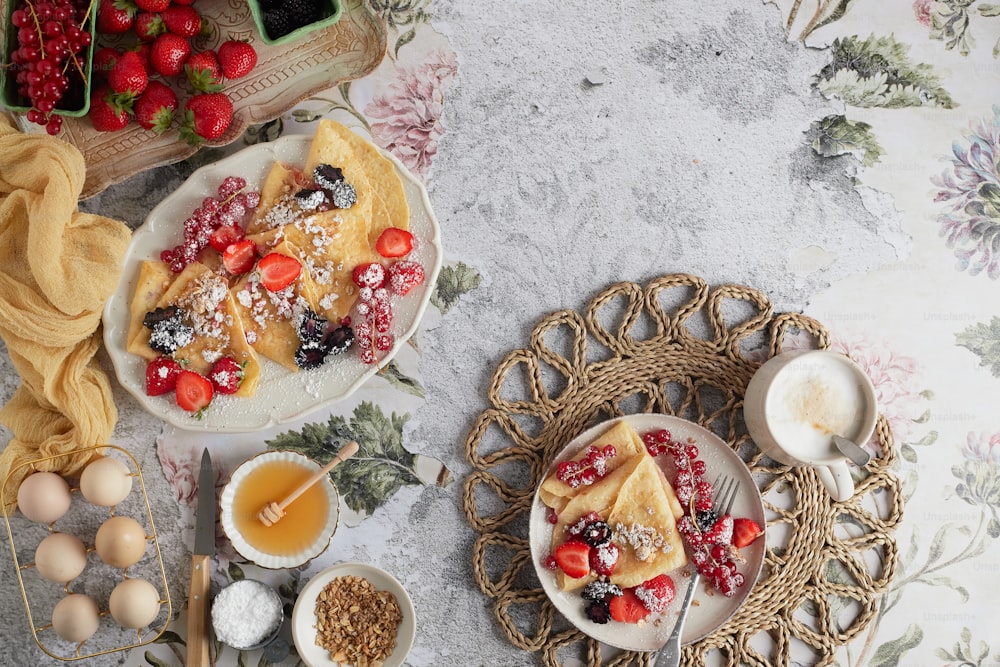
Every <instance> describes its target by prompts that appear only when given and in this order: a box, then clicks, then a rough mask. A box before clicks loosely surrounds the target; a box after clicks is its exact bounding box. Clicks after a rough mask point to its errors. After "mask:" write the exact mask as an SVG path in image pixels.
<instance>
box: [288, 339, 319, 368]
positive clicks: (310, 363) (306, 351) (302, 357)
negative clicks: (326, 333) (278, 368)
mask: <svg viewBox="0 0 1000 667" xmlns="http://www.w3.org/2000/svg"><path fill="white" fill-rule="evenodd" d="M324 361H326V350H324V349H323V348H322V347H320V345H319V344H318V343H303V344H302V345H300V346H299V349H297V350H295V365H296V366H298V367H299V368H301V369H303V370H310V369H313V368H319V367H320V366H322V365H323V362H324Z"/></svg>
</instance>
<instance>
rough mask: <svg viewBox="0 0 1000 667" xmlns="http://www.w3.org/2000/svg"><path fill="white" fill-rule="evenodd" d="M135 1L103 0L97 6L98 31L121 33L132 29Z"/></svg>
mask: <svg viewBox="0 0 1000 667" xmlns="http://www.w3.org/2000/svg"><path fill="white" fill-rule="evenodd" d="M134 20H135V3H133V2H132V0H101V3H100V4H99V5H98V6H97V32H100V33H104V34H106V35H120V34H122V33H125V32H128V31H129V30H131V29H132V22H133V21H134Z"/></svg>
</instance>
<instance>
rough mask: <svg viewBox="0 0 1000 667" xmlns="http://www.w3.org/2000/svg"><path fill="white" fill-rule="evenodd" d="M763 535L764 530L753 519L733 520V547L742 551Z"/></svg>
mask: <svg viewBox="0 0 1000 667" xmlns="http://www.w3.org/2000/svg"><path fill="white" fill-rule="evenodd" d="M763 534H764V529H763V528H761V527H760V524H759V523H757V522H756V521H754V520H753V519H747V518H744V517H740V518H739V519H733V546H734V547H736V548H737V549H742V548H743V547H745V546H749V545H750V544H751V543H752V542H753V541H754V540H756V539H757V538H758V537H760V536H761V535H763Z"/></svg>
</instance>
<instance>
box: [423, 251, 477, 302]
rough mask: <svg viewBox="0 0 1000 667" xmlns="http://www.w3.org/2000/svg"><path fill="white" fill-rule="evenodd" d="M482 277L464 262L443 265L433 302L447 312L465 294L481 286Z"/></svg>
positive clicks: (432, 298)
mask: <svg viewBox="0 0 1000 667" xmlns="http://www.w3.org/2000/svg"><path fill="white" fill-rule="evenodd" d="M481 279H482V276H480V275H479V272H478V271H476V270H475V269H473V268H472V267H470V266H468V265H467V264H465V263H463V262H458V263H457V264H451V265H448V266H443V267H441V273H440V274H439V275H438V279H437V284H435V285H434V292H433V293H432V294H431V303H432V304H434V307H435V308H437V309H438V310H440V311H441V312H442V313H446V312H448V310H450V309H451V307H452V306H454V305H455V304H456V303H457V302H458V300H459V299H460V298H461V297H462V295H463V294H466V293H468V292H471V291H472V290H474V289H476V288H477V287H479V283H480V280H481Z"/></svg>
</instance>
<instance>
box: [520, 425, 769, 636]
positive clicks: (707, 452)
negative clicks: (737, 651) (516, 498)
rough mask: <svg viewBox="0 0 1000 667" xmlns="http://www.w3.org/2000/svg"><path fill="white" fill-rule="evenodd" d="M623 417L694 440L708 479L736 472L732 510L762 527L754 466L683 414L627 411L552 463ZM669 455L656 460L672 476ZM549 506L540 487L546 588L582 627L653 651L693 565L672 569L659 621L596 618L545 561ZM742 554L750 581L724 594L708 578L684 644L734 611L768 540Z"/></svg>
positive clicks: (535, 516)
mask: <svg viewBox="0 0 1000 667" xmlns="http://www.w3.org/2000/svg"><path fill="white" fill-rule="evenodd" d="M621 420H626V421H628V423H629V424H631V426H632V427H633V428H635V429H636V431H638V432H639V434H640V435H642V434H643V433H645V432H647V431H657V430H659V429H667V430H668V431H670V434H671V435H672V436H673V439H674V440H680V441H682V442H685V441H687V440H688V438H693V440H694V444H696V445H697V446H698V449H699V458H700V459H701V460H703V461H704V462H705V465H706V473H705V479H708V480H710V481H714V480H716V479H717V478H718V477H719V476H720V475H729V476H732V477H735V478H736V479H737V480H739V482H740V487H739V493H738V494H737V497H736V499H735V502H734V503H733V508H732V511H731V514H732V515H733V516H735V517H748V518H750V519H753V520H754V521H756V522H757V523H758V524H759V525H761V526H763V525H764V523H765V521H764V505H763V503H762V501H761V498H760V492H759V491H758V489H757V485H756V484H755V483H754V481H753V477H752V476H751V474H750V470H749V469H748V468H747V466H746V464H744V463H743V461H742V460H741V459H740V457H739V456H737V455H736V453H735V452H733V451H732V449H730V448H729V446H728V445H727V444H726V443H725V442H723V441H722V440H721V439H720V438H719V437H718V436H716V435H715V434H714V433H712V432H711V431H708V430H706V429H704V428H702V427H701V426H699V425H697V424H694V423H692V422H689V421H687V420H685V419H680V418H679V417H672V416H670V415H660V414H639V415H627V416H625V417H619V418H618V419H613V420H610V421H606V422H602V423H600V424H598V425H596V426H594V427H592V428H590V429H588V430H587V431H584V432H583V433H581V434H580V435H578V436H577V437H576V438H574V439H573V441H572V442H570V443H569V444H568V445H566V447H565V448H563V450H562V451H561V452H560V453H559V455H558V456H557V457H556V459H555V461H554V462H553V465H555V464H556V463H558V462H560V461H563V460H565V459H568V458H572V456H573V455H574V454H575V453H576V452H578V451H579V450H580V448H581V447H584V446H586V445H588V444H591V443H593V442H594V441H595V439H597V440H598V442H599V436H600V434H602V433H604V432H605V431H606V430H607V429H609V428H610V427H611V426H612V425H614V424H616V423H617V422H619V421H621ZM669 458H670V457H669V456H659V457H657V461H658V462H659V463H660V465H661V466H662V467H663V468H664V471H667V472H668V479H670V476H669V475H670V472H671V470H670V468H668V466H670V464H668V463H667V462H666V461H665V459H669ZM547 509H548V508H547V507H546V506H545V504H544V503H543V502H542V501H541V500H539V499H538V492H537V490H536V492H535V498H534V501H533V502H532V506H531V523H530V528H529V534H530V542H531V558H532V562H533V563H534V564H535V571H536V572H537V573H538V578H539V579H540V580H541V582H542V587H543V588H544V589H545V592H546V594H547V595H548V596H549V599H550V600H552V603H553V604H554V605H555V606H556V609H558V610H559V611H560V612H561V613H562V614H563V615H564V616H565V617H566V618H567V619H569V621H570V622H571V623H573V625H575V626H576V627H577V628H578V629H579V630H580V631H581V632H583V633H585V634H587V635H589V636H591V637H593V638H594V639H597V640H598V641H601V642H604V643H606V644H609V645H611V646H616V647H618V648H622V649H627V650H632V651H653V650H657V649H659V648H660V647H661V646H662V645H663V644H664V643H665V642H666V641H667V637H669V636H670V633H671V631H672V630H673V619H674V618H676V613H677V609H678V607H679V606H680V602H681V600H683V599H684V594H685V593H686V592H687V586H688V582H689V581H690V576H689V574H688V571H689V569H688V568H690V565H688V566H687V567H686V568H683V569H681V570H677V571H674V572H670V573H668V574H670V577H671V578H672V579H673V580H674V585H675V587H676V597H675V598H674V601H673V603H672V604H671V606H670V607H669V608H668V609H667V611H666V612H665V614H664V617H663V618H664V621H663V622H661V623H660V624H659V625H656V624H653V623H647V624H643V625H633V624H628V623H618V622H616V621H613V620H612V621H610V622H608V623H606V624H604V625H601V624H598V623H594V622H593V621H591V620H590V619H588V618H587V617H586V615H585V614H584V611H583V610H584V602H583V599H582V598H581V597H580V591H570V592H565V591H562V590H561V589H560V588H559V585H558V583H557V582H556V577H555V574H554V573H553V572H552V571H551V570H548V569H547V568H546V567H545V565H544V560H545V558H546V556H548V555H549V554H550V552H551V550H552V546H551V542H552V524H550V523H549V522H548V520H547ZM741 554H742V555H743V556H744V557H745V558H746V560H747V562H746V563H742V564H739V572H741V573H742V574H743V576H744V577H745V578H746V583H745V584H744V585H743V586H742V587H741V588H739V589H738V591H737V593H736V595H735V596H734V597H731V598H727V597H725V596H723V595H722V594H720V593H717V592H716V593H714V594H712V595H709V594H707V593H706V591H705V583H704V581H703V582H702V583H701V584H700V585H699V589H700V590H698V591H696V592H695V604H696V605H697V606H692V608H691V610H690V611H689V612H688V616H687V621H685V624H684V632H683V636H682V638H681V641H682V643H684V644H690V643H692V642H695V641H698V640H699V639H701V638H702V637H705V636H706V635H709V634H711V633H712V632H714V631H715V630H716V629H717V628H719V627H720V626H722V624H723V623H725V622H726V620H727V619H729V617H730V616H732V615H733V614H734V613H735V612H736V610H737V609H739V607H740V605H741V604H743V601H744V600H745V599H746V597H747V595H749V594H750V590H751V589H752V588H753V585H754V582H756V581H757V577H758V575H759V574H760V568H761V564H762V563H763V561H764V539H763V538H761V539H758V540H756V541H755V542H754V543H753V544H751V545H750V546H748V547H745V548H743V549H742V550H741Z"/></svg>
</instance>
